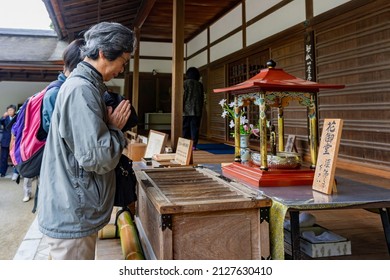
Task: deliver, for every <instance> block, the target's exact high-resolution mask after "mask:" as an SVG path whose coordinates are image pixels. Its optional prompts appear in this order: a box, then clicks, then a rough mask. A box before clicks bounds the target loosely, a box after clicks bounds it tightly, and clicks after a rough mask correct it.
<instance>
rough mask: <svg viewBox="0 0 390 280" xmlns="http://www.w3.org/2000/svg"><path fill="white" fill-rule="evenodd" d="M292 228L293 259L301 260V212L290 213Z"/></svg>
mask: <svg viewBox="0 0 390 280" xmlns="http://www.w3.org/2000/svg"><path fill="white" fill-rule="evenodd" d="M289 213H290V226H291V257H292V259H293V260H300V259H301V239H300V238H301V237H300V229H299V211H289Z"/></svg>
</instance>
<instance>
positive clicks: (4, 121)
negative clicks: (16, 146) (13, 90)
mask: <svg viewBox="0 0 390 280" xmlns="http://www.w3.org/2000/svg"><path fill="white" fill-rule="evenodd" d="M15 114H16V106H15V105H9V106H8V107H7V111H6V112H5V113H4V114H3V116H2V117H1V119H0V124H1V125H2V126H3V136H2V138H1V159H0V176H1V177H5V175H6V174H7V169H8V157H9V145H10V142H11V130H9V129H8V125H9V124H10V122H11V121H12V119H13V118H14V117H15ZM17 177H18V173H17V172H15V169H14V173H13V175H12V180H13V181H15V180H16V179H17Z"/></svg>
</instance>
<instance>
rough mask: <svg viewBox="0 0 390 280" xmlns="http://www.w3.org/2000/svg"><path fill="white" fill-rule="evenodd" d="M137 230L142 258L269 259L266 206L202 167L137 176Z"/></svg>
mask: <svg viewBox="0 0 390 280" xmlns="http://www.w3.org/2000/svg"><path fill="white" fill-rule="evenodd" d="M136 174H137V179H138V182H139V184H138V202H137V210H136V225H137V229H138V231H139V235H140V240H141V243H142V246H143V250H144V253H145V256H146V258H148V259H158V260H184V259H198V260H212V259H215V260H223V259H248V260H249V259H269V257H270V249H269V223H268V221H269V218H268V217H269V207H270V206H271V201H270V200H269V199H267V198H265V197H263V196H261V195H260V194H259V193H258V192H256V190H253V189H251V188H249V187H246V186H244V185H241V184H239V183H235V182H226V181H225V180H223V179H221V178H219V174H217V173H215V172H213V171H211V170H209V169H202V168H192V167H188V168H187V167H181V168H158V169H148V170H143V171H137V172H136Z"/></svg>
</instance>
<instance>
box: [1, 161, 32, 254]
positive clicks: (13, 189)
mask: <svg viewBox="0 0 390 280" xmlns="http://www.w3.org/2000/svg"><path fill="white" fill-rule="evenodd" d="M11 175H12V168H9V169H8V174H7V176H6V177H2V178H0V248H1V249H0V260H12V259H13V258H14V256H15V253H16V252H17V250H18V248H19V245H20V243H21V242H22V241H23V238H24V236H25V235H26V233H27V231H28V229H29V228H30V225H31V223H32V222H33V221H34V219H35V215H36V214H33V213H32V212H31V210H32V209H33V206H34V199H33V198H32V199H31V200H30V201H28V202H23V201H22V199H23V181H22V180H21V182H20V183H19V185H18V184H16V183H15V182H14V181H12V180H11ZM35 188H36V181H35V180H34V182H33V194H35Z"/></svg>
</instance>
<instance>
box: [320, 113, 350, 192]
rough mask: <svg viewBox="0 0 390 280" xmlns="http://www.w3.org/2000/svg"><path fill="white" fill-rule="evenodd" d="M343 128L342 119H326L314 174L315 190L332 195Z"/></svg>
mask: <svg viewBox="0 0 390 280" xmlns="http://www.w3.org/2000/svg"><path fill="white" fill-rule="evenodd" d="M342 127H343V120H342V119H325V121H324V127H323V129H322V135H321V143H320V148H319V152H318V159H317V164H316V170H315V173H314V180H313V190H316V191H319V192H322V193H326V194H331V193H332V189H333V188H334V187H335V185H334V182H335V181H334V175H335V171H336V162H337V155H338V152H339V145H340V139H341V131H342Z"/></svg>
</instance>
